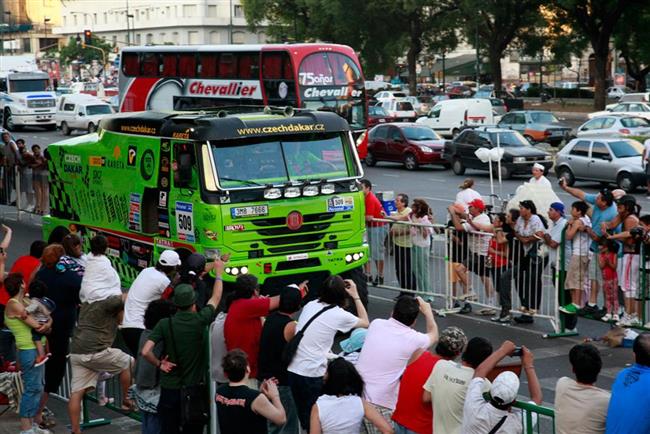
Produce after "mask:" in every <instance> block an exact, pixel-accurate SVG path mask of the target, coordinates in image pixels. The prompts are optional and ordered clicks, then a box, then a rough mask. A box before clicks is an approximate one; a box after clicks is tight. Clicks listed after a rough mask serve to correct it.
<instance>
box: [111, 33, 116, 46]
mask: <svg viewBox="0 0 650 434" xmlns="http://www.w3.org/2000/svg"><path fill="white" fill-rule="evenodd" d="M111 42H112V43H113V46H114V47H115V46H117V35H113V36H112V37H111Z"/></svg>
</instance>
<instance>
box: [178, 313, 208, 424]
mask: <svg viewBox="0 0 650 434" xmlns="http://www.w3.org/2000/svg"><path fill="white" fill-rule="evenodd" d="M172 322H173V318H169V333H170V334H171V338H172V345H171V346H172V348H174V355H175V356H176V357H175V360H176V368H177V369H179V370H181V365H180V359H179V358H178V352H177V351H176V340H175V339H174V327H173V326H172ZM201 345H203V343H201ZM181 372H182V370H181ZM180 392H181V425H204V424H205V423H207V421H208V420H209V419H210V409H209V408H208V402H209V399H208V388H207V386H206V385H205V383H203V382H201V383H199V384H191V385H185V382H184V379H183V375H181V391H180Z"/></svg>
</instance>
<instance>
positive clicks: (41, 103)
mask: <svg viewBox="0 0 650 434" xmlns="http://www.w3.org/2000/svg"><path fill="white" fill-rule="evenodd" d="M55 105H56V101H55V100H54V99H53V98H47V99H30V100H28V101H27V107H29V108H38V107H54V106H55Z"/></svg>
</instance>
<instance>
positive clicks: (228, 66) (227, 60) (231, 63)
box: [219, 53, 237, 78]
mask: <svg viewBox="0 0 650 434" xmlns="http://www.w3.org/2000/svg"><path fill="white" fill-rule="evenodd" d="M236 66H237V65H236V64H235V56H233V54H232V53H221V55H220V56H219V78H234V77H235V67H236Z"/></svg>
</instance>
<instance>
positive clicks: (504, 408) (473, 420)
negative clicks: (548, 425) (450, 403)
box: [461, 341, 542, 434]
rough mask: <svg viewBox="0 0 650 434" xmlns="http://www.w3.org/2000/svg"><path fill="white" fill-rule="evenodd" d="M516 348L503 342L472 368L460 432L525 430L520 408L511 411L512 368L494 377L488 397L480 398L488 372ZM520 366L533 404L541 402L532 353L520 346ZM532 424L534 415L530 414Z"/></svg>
mask: <svg viewBox="0 0 650 434" xmlns="http://www.w3.org/2000/svg"><path fill="white" fill-rule="evenodd" d="M515 350H517V347H516V346H515V344H513V343H512V342H511V341H505V342H504V343H503V344H502V345H501V347H500V348H499V349H498V350H496V351H495V352H494V353H492V355H490V357H488V358H487V359H485V361H484V362H483V363H481V364H480V365H479V367H478V368H476V371H474V378H473V379H472V381H471V382H470V383H469V388H468V389H467V395H466V396H465V406H464V407H463V427H462V429H461V432H462V433H463V434H486V433H499V434H520V433H523V432H528V430H527V429H525V428H527V427H525V426H524V423H523V418H522V414H521V411H517V410H513V409H512V404H513V403H514V402H515V400H516V399H517V394H518V393H519V377H518V376H517V375H515V374H514V373H513V372H511V371H505V372H502V373H501V374H499V376H497V378H495V379H494V383H492V386H491V387H490V394H489V400H487V401H486V399H485V398H484V397H483V391H484V390H485V389H487V383H488V380H487V379H486V377H487V375H488V374H489V373H490V372H491V371H492V370H493V369H494V368H495V367H496V365H497V364H498V363H499V362H500V361H501V360H502V359H503V358H505V357H506V356H512V355H513V354H514V353H515ZM521 365H522V368H523V370H524V371H525V372H526V377H527V378H528V392H529V393H530V397H531V399H532V402H531V403H532V404H537V405H540V404H541V403H542V389H541V387H540V385H539V380H538V379H537V374H536V373H535V367H534V366H533V353H531V352H530V350H529V349H528V348H526V347H521ZM532 416H533V420H532V422H533V425H535V424H536V423H537V415H536V414H535V413H533V415H532Z"/></svg>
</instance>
